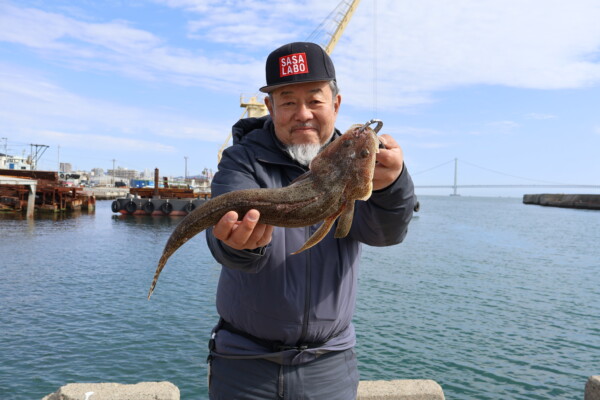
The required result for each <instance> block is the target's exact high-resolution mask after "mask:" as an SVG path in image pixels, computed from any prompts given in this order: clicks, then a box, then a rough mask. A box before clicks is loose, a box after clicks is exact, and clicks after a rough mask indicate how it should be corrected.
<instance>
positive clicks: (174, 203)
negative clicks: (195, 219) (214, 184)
mask: <svg viewBox="0 0 600 400" xmlns="http://www.w3.org/2000/svg"><path fill="white" fill-rule="evenodd" d="M208 199H210V193H208V192H207V193H203V192H198V191H196V190H194V189H190V188H177V187H169V183H168V181H167V180H166V178H165V180H164V184H163V187H162V188H159V179H158V168H157V169H155V170H154V187H153V188H131V189H129V193H128V194H127V196H126V197H124V198H118V199H116V200H115V201H113V202H112V204H111V210H112V212H114V213H121V214H124V215H153V216H164V215H187V214H189V213H191V212H192V211H194V209H195V208H196V207H198V206H199V205H201V204H203V203H204V202H206V201H208Z"/></svg>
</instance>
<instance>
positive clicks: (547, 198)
mask: <svg viewBox="0 0 600 400" xmlns="http://www.w3.org/2000/svg"><path fill="white" fill-rule="evenodd" d="M523 203H525V204H536V205H539V206H548V207H563V208H581V209H586V210H600V194H550V193H543V194H526V195H524V196H523Z"/></svg>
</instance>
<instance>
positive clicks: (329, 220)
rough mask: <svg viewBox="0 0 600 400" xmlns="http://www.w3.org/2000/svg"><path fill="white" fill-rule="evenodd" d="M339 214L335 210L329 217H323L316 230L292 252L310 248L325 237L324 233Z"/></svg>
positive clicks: (325, 233) (296, 252)
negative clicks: (323, 219)
mask: <svg viewBox="0 0 600 400" xmlns="http://www.w3.org/2000/svg"><path fill="white" fill-rule="evenodd" d="M339 215H340V212H336V213H335V214H333V215H332V216H331V217H327V218H325V221H323V224H322V225H321V226H320V227H319V229H317V231H316V232H315V233H313V234H312V236H311V237H309V238H308V240H307V241H306V243H304V245H303V246H302V247H301V248H300V249H299V250H298V251H295V252H293V253H292V254H298V253H301V252H303V251H304V250H306V249H310V248H311V247H313V246H314V245H315V244H317V243H319V242H320V241H321V240H322V239H323V238H324V237H325V235H327V233H328V232H329V230H330V229H331V227H332V226H333V223H334V222H335V219H336V218H337V217H338V216H339Z"/></svg>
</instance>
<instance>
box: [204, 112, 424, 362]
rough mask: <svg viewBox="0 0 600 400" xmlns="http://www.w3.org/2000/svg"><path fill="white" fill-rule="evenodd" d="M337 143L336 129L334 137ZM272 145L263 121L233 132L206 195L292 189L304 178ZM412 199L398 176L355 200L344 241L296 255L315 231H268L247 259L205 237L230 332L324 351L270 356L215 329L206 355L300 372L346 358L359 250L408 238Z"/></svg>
mask: <svg viewBox="0 0 600 400" xmlns="http://www.w3.org/2000/svg"><path fill="white" fill-rule="evenodd" d="M339 136H340V132H339V131H338V130H336V132H335V134H334V138H333V139H332V140H335V138H337V137H339ZM306 170H307V169H306V168H305V167H303V166H300V165H299V164H298V163H296V162H295V161H293V160H292V159H291V158H290V157H289V156H288V154H287V153H286V152H285V151H284V146H283V144H282V143H281V142H280V141H279V140H278V139H277V138H276V136H275V133H274V127H273V122H272V120H271V118H270V117H269V116H266V117H261V118H247V119H243V120H240V121H239V122H238V123H236V124H235V125H234V127H233V146H231V147H229V148H227V149H226V150H225V151H224V153H223V157H222V159H221V162H220V163H219V171H218V172H217V173H216V174H215V176H214V179H213V181H212V195H213V196H218V195H220V194H223V193H226V192H230V191H233V190H240V189H250V188H276V187H284V186H287V185H289V184H290V183H291V182H292V181H293V180H294V179H295V178H297V177H298V176H300V175H301V174H303V173H304V172H306ZM415 201H416V199H415V196H414V187H413V183H412V180H411V178H410V175H409V174H408V171H407V170H406V168H404V170H403V172H402V174H401V175H400V177H399V178H398V179H397V180H396V182H394V183H393V184H392V185H391V186H390V187H388V188H386V189H383V190H380V191H376V192H373V194H372V195H371V198H370V199H369V200H368V201H357V202H356V209H355V214H354V220H353V223H352V228H351V230H350V233H349V234H348V236H347V237H345V238H343V239H334V237H333V233H334V232H335V228H336V227H335V226H333V227H332V229H331V231H330V232H329V233H328V235H327V236H326V237H325V238H324V239H323V240H322V241H321V242H320V243H318V244H317V245H316V246H314V247H312V248H310V249H308V250H306V251H303V252H301V253H299V254H296V255H290V254H291V253H292V252H294V251H296V250H298V249H299V248H300V247H301V246H302V245H303V244H304V242H305V241H306V239H308V237H310V235H312V233H314V232H315V230H316V229H317V228H318V225H316V226H310V227H304V228H281V227H275V230H274V232H273V239H272V241H271V243H270V244H269V245H268V246H266V247H265V248H262V249H257V250H254V251H248V250H235V249H232V248H230V247H229V246H227V245H225V244H224V243H222V242H221V241H219V240H217V239H216V238H215V237H214V236H213V235H212V229H209V230H207V233H206V238H207V242H208V246H209V247H210V250H211V252H212V254H213V256H214V257H215V259H216V260H217V261H218V262H219V263H220V264H222V266H223V268H222V269H221V276H220V279H219V284H218V289H217V300H216V303H217V311H218V313H219V315H220V316H221V317H222V318H223V319H224V320H226V321H227V322H228V323H230V324H231V325H233V326H234V327H235V328H237V329H239V330H242V331H244V332H247V333H249V334H250V335H253V336H255V337H258V338H262V339H266V340H272V341H281V342H283V343H284V344H286V345H290V346H294V345H298V344H300V343H307V342H308V343H324V344H323V346H320V347H318V348H313V349H307V350H304V351H299V350H287V351H282V352H278V353H277V354H273V353H269V351H268V350H267V349H265V348H264V347H262V346H260V345H259V344H257V343H256V342H254V341H252V340H249V339H248V338H247V337H244V336H240V335H238V334H234V333H231V332H229V331H226V330H219V331H217V332H216V334H215V341H214V344H215V347H214V348H213V349H212V354H213V355H215V356H223V357H231V358H257V357H262V358H268V359H271V360H273V361H276V362H279V363H282V364H298V363H303V362H307V361H310V360H312V359H314V358H315V357H316V356H318V354H322V353H323V352H324V351H334V350H346V349H348V348H351V347H353V346H354V344H355V335H354V327H353V325H352V323H351V320H352V316H353V314H354V307H355V299H356V287H357V276H358V262H359V258H360V250H361V249H360V243H365V244H367V245H371V246H389V245H393V244H397V243H400V242H401V241H402V240H403V239H404V237H405V235H406V232H407V227H408V223H409V221H410V219H411V217H412V212H413V207H414V203H415Z"/></svg>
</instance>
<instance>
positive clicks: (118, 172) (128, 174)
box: [106, 167, 139, 181]
mask: <svg viewBox="0 0 600 400" xmlns="http://www.w3.org/2000/svg"><path fill="white" fill-rule="evenodd" d="M106 174H107V175H110V176H114V177H116V178H124V179H126V180H128V181H130V180H132V179H136V178H137V177H138V176H139V173H138V172H137V171H136V170H133V169H126V168H122V167H118V168H117V169H114V170H113V169H109V170H108V172H107V173H106Z"/></svg>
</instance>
